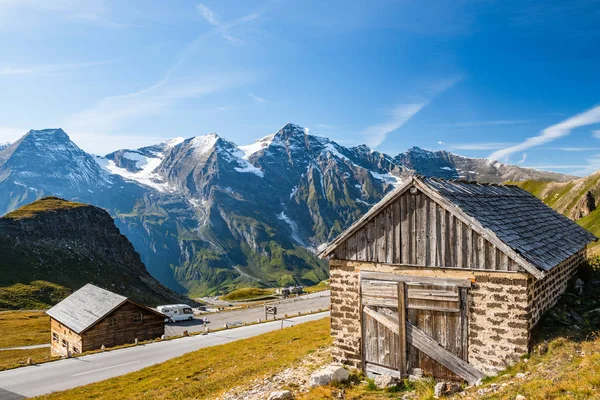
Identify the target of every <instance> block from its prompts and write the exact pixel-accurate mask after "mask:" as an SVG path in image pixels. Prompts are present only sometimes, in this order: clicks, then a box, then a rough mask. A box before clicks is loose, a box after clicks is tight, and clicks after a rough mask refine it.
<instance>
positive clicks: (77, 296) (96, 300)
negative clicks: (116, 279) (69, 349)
mask: <svg viewBox="0 0 600 400" xmlns="http://www.w3.org/2000/svg"><path fill="white" fill-rule="evenodd" d="M126 301H127V298H126V297H124V296H121V295H119V294H116V293H113V292H111V291H108V290H105V289H102V288H99V287H98V286H94V285H92V284H91V283H88V284H87V285H85V286H83V287H82V288H81V289H79V290H77V291H75V292H74V293H73V294H72V295H70V296H69V297H67V298H66V299H64V300H63V301H61V302H60V303H58V304H57V305H55V306H54V307H52V308H51V309H49V310H48V311H46V313H47V314H48V315H50V317H52V318H54V319H55V320H57V321H58V322H60V323H61V324H63V325H66V326H68V327H69V328H70V329H71V330H73V331H74V332H75V333H77V334H80V333H82V332H84V331H85V330H87V329H88V328H90V327H91V326H93V325H95V324H96V323H97V322H98V321H100V320H101V319H103V318H104V317H105V316H106V315H108V314H109V313H110V312H111V311H113V310H114V309H116V308H117V307H119V306H120V305H122V304H123V303H125V302H126Z"/></svg>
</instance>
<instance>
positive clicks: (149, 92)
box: [64, 73, 252, 131]
mask: <svg viewBox="0 0 600 400" xmlns="http://www.w3.org/2000/svg"><path fill="white" fill-rule="evenodd" d="M251 78H252V75H251V74H248V73H244V74H241V73H230V74H216V75H210V76H204V77H202V78H196V79H192V80H190V79H185V80H173V79H171V78H164V79H162V80H161V81H159V82H158V83H156V84H154V85H152V86H149V87H147V88H144V89H142V90H139V91H136V92H132V93H128V94H123V95H117V96H110V97H106V98H104V99H103V100H101V101H100V102H99V103H98V104H97V105H95V106H93V107H91V108H89V109H87V110H84V111H82V112H80V113H77V114H75V115H72V116H70V117H68V118H67V120H66V121H64V125H65V126H66V127H68V128H70V129H74V130H76V129H83V130H89V129H93V130H98V131H102V130H105V131H110V130H112V129H114V128H117V127H119V125H120V124H121V123H122V122H123V121H125V120H128V119H132V118H138V117H144V116H152V115H159V114H161V113H164V112H166V111H168V110H169V109H171V107H173V106H174V105H175V104H177V103H178V102H179V101H181V100H184V99H190V98H196V97H200V96H203V95H206V94H209V93H214V92H218V91H222V90H225V89H228V88H231V87H234V86H238V85H240V84H242V83H245V82H247V81H248V80H249V79H251Z"/></svg>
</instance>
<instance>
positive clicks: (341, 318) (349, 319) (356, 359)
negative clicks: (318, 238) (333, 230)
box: [329, 263, 361, 369]
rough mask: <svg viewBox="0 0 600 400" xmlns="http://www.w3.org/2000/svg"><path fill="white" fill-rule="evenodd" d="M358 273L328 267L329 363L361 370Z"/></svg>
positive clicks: (331, 265)
mask: <svg viewBox="0 0 600 400" xmlns="http://www.w3.org/2000/svg"><path fill="white" fill-rule="evenodd" d="M358 277H359V273H358V272H357V271H355V269H354V267H353V266H345V265H336V264H335V263H331V264H330V272H329V282H330V288H331V335H332V336H333V350H332V353H333V354H332V356H333V362H339V363H342V364H345V365H349V366H352V367H354V368H358V369H360V368H361V354H360V353H361V343H360V340H361V337H360V336H361V335H360V307H359V302H360V298H359V293H360V291H359V286H358Z"/></svg>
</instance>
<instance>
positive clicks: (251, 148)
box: [238, 133, 276, 160]
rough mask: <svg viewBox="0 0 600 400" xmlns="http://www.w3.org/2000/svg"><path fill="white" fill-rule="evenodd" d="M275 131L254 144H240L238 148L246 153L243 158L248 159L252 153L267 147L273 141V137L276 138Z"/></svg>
mask: <svg viewBox="0 0 600 400" xmlns="http://www.w3.org/2000/svg"><path fill="white" fill-rule="evenodd" d="M275 135H276V134H275V133H273V134H270V135H268V136H265V137H264V138H262V139H258V140H257V141H256V142H254V143H252V144H247V145H245V146H238V148H239V149H240V150H241V151H242V152H243V153H244V155H243V157H242V158H243V159H245V160H247V159H248V158H249V157H250V156H251V155H252V154H254V153H257V152H259V151H261V150H262V149H266V148H267V147H269V146H270V145H271V143H273V139H275Z"/></svg>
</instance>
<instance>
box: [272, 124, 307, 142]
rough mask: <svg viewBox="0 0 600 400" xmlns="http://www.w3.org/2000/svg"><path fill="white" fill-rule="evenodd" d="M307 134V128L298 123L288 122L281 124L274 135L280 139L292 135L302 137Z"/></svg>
mask: <svg viewBox="0 0 600 400" xmlns="http://www.w3.org/2000/svg"><path fill="white" fill-rule="evenodd" d="M307 134H308V129H306V128H304V127H302V126H300V125H296V124H293V123H291V122H288V123H287V124H285V125H284V126H283V128H281V129H280V130H279V131H278V132H277V133H276V134H275V136H277V137H280V138H282V139H290V138H293V137H302V138H303V137H304V135H307Z"/></svg>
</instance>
